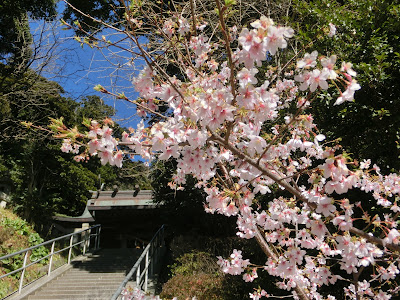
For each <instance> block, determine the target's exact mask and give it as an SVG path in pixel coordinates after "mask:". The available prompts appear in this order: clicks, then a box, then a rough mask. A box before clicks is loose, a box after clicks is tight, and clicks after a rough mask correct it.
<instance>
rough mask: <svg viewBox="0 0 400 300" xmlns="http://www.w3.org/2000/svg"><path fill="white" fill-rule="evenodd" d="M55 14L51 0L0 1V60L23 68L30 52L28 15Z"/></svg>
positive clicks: (47, 15)
mask: <svg viewBox="0 0 400 300" xmlns="http://www.w3.org/2000/svg"><path fill="white" fill-rule="evenodd" d="M55 14H56V11H55V2H54V1H53V0H3V1H1V2H0V16H1V17H0V61H4V60H8V61H9V62H10V63H11V64H12V65H13V67H15V69H18V68H19V67H21V65H22V67H23V69H25V67H26V66H27V65H28V63H29V60H30V58H31V54H32V52H31V50H30V44H31V42H32V37H31V34H30V29H29V23H28V17H31V18H45V19H49V18H51V17H53V16H55ZM0 102H1V101H0Z"/></svg>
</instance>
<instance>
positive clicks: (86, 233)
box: [0, 225, 101, 297]
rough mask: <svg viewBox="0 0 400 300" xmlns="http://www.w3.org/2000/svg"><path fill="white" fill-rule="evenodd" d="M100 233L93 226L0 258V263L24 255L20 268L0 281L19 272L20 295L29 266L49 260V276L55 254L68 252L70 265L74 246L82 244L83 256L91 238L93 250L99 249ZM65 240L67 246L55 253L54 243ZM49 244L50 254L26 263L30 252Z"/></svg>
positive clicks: (5, 275)
mask: <svg viewBox="0 0 400 300" xmlns="http://www.w3.org/2000/svg"><path fill="white" fill-rule="evenodd" d="M92 230H95V233H92ZM100 232H101V225H95V226H92V227H90V228H87V229H83V230H80V231H77V232H74V233H70V234H67V235H63V236H60V237H58V238H55V239H52V240H49V241H47V242H44V243H41V244H38V245H36V246H33V247H30V248H26V249H23V250H20V251H18V252H14V253H11V254H7V255H5V256H2V257H0V263H1V262H2V261H3V260H5V259H9V258H12V257H14V256H16V255H21V254H25V255H24V262H23V264H22V267H21V268H18V269H16V270H14V271H12V272H9V273H7V274H4V275H1V276H0V279H2V278H4V277H7V276H10V275H13V274H15V273H18V272H21V277H20V280H19V287H18V293H19V294H20V293H21V290H22V288H23V287H24V276H25V270H26V269H27V268H28V267H30V266H32V265H34V264H37V263H38V262H40V261H42V260H44V259H47V258H50V260H49V265H48V270H47V275H48V276H50V274H51V272H52V266H53V256H54V255H55V254H58V253H61V252H63V251H65V250H68V259H67V264H70V263H71V256H72V249H73V248H74V247H75V246H78V245H82V244H83V245H82V246H81V247H82V253H83V254H85V253H86V251H87V249H90V240H91V239H92V238H94V249H98V248H99V246H100ZM74 237H78V240H79V241H78V242H75V243H74ZM66 238H69V246H68V247H64V248H62V249H60V250H57V251H55V249H54V247H55V243H56V242H58V241H61V240H64V239H66ZM50 244H51V250H50V254H48V255H46V256H44V257H42V258H40V259H38V260H35V261H33V262H30V263H28V259H29V256H30V254H29V253H32V250H34V249H36V248H39V247H42V246H46V245H50ZM53 271H54V270H53ZM29 283H30V282H29ZM29 283H27V284H29ZM27 284H26V285H27ZM26 285H25V286H26ZM16 292H17V291H14V292H13V293H11V294H9V295H8V296H10V295H12V294H14V293H16ZM8 296H7V297H8Z"/></svg>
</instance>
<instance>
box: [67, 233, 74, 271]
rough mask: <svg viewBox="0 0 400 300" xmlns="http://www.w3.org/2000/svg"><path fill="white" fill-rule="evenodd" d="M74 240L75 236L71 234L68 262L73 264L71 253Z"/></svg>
mask: <svg viewBox="0 0 400 300" xmlns="http://www.w3.org/2000/svg"><path fill="white" fill-rule="evenodd" d="M73 241H74V236H73V235H71V238H70V239H69V250H68V264H71V255H72V242H73Z"/></svg>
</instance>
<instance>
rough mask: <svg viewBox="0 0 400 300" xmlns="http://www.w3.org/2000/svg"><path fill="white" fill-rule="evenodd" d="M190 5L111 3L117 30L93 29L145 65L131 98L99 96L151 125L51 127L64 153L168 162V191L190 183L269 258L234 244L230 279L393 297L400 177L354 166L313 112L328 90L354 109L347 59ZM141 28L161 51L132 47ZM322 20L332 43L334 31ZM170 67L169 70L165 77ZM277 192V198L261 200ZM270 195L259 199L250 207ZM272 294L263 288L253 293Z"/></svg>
mask: <svg viewBox="0 0 400 300" xmlns="http://www.w3.org/2000/svg"><path fill="white" fill-rule="evenodd" d="M204 3H205V2H204ZM195 4H196V3H195V1H194V0H191V1H190V2H189V3H187V5H182V6H179V7H176V10H175V11H173V12H170V13H164V14H152V13H151V12H152V11H151V6H150V5H148V3H147V2H145V1H132V2H130V5H125V2H124V1H121V5H122V6H123V7H124V9H125V20H123V22H124V24H125V26H126V28H125V29H121V28H120V27H118V28H117V27H114V26H112V25H110V24H103V25H105V26H108V28H110V29H115V30H116V31H117V32H119V33H121V34H125V36H126V38H127V39H129V40H130V42H132V43H133V44H134V48H132V49H128V50H129V51H131V52H132V53H134V55H135V56H137V57H141V59H143V60H144V61H145V62H146V66H145V67H144V68H143V70H142V71H141V72H140V73H139V74H138V76H137V77H136V78H135V79H134V80H133V84H134V86H135V89H136V91H137V92H138V93H139V94H140V97H139V98H137V99H136V100H132V99H128V98H127V97H126V96H125V95H124V94H123V93H120V94H113V93H111V92H109V91H108V90H107V89H106V88H104V87H101V86H97V87H96V89H97V90H98V91H100V92H102V93H105V94H109V95H114V96H115V97H117V98H119V99H122V100H125V101H130V102H131V103H134V104H136V106H137V112H138V114H140V115H141V116H142V117H143V118H145V117H146V116H147V115H153V116H157V118H158V120H159V121H158V122H156V123H153V124H152V125H151V126H148V124H147V123H146V122H145V121H143V120H142V122H140V123H139V124H138V126H137V128H135V129H131V130H130V132H125V133H124V134H123V136H122V138H121V139H116V138H114V137H113V131H112V126H111V123H110V121H106V122H102V121H100V120H98V121H95V120H86V121H85V125H86V126H87V128H88V130H87V132H78V131H77V130H76V129H70V128H67V127H66V126H65V125H64V124H63V120H62V119H58V120H53V121H52V124H51V125H50V128H51V130H53V131H54V132H55V133H56V136H57V137H59V138H63V145H62V151H64V152H72V153H75V154H76V157H75V158H76V160H82V161H83V160H87V159H89V157H92V156H97V157H99V158H100V160H101V163H102V164H107V163H109V164H111V165H117V166H121V165H122V163H123V160H124V159H129V158H131V157H132V156H133V155H138V156H140V157H142V158H143V159H146V160H148V161H151V160H153V159H154V158H158V159H159V160H167V159H169V158H171V157H174V158H175V159H176V160H177V162H178V163H177V171H176V174H175V176H174V178H173V182H171V183H170V186H171V188H173V189H181V188H183V186H184V184H185V178H186V176H187V175H190V176H193V177H195V178H196V179H197V181H198V184H197V187H198V188H200V189H203V190H204V191H205V192H206V194H207V197H206V199H205V209H206V211H207V212H209V213H213V214H223V215H226V216H229V217H234V218H236V219H237V229H238V231H237V235H238V236H239V237H240V238H244V239H252V238H254V239H255V240H256V241H257V242H258V244H259V245H260V247H261V249H262V250H263V252H264V253H265V255H266V258H265V264H264V265H257V264H253V263H252V262H250V261H249V260H248V259H246V258H245V257H243V256H242V251H241V250H237V249H234V250H233V252H232V255H231V256H230V257H229V258H227V259H225V258H222V257H219V258H218V263H219V265H220V266H221V268H222V270H223V271H224V272H226V273H229V274H232V275H241V276H243V279H244V280H245V281H253V280H254V279H255V278H257V276H258V275H257V274H258V272H268V273H269V274H270V275H272V276H275V277H276V279H277V283H276V284H277V286H278V287H279V288H281V289H283V290H287V291H288V295H291V296H292V297H293V298H294V299H335V297H334V296H333V295H322V294H321V293H320V287H321V286H323V285H327V286H329V285H335V284H337V283H338V282H339V281H340V282H343V283H344V285H345V289H344V293H345V295H346V298H348V299H390V298H391V297H392V296H393V295H397V293H398V291H399V287H398V284H397V282H396V276H397V274H398V273H399V259H398V257H399V251H400V246H399V236H400V233H399V231H398V230H397V229H396V227H397V222H398V221H399V214H400V209H399V207H398V206H397V201H398V199H399V193H400V177H399V176H398V175H396V174H388V175H384V174H381V172H380V169H379V167H378V166H376V165H374V164H373V163H372V162H371V161H369V160H365V161H363V162H361V163H358V162H357V161H356V160H352V159H350V158H349V156H348V155H347V154H346V153H345V152H344V151H343V149H342V148H341V147H340V145H339V144H338V143H337V141H326V140H325V136H324V135H323V134H321V133H320V132H319V130H318V128H317V125H316V124H314V122H313V116H312V114H311V109H310V108H311V107H312V105H313V103H314V102H316V101H319V100H318V95H319V94H321V93H324V92H325V91H327V90H328V89H329V90H330V91H336V93H337V99H336V101H335V102H334V103H332V104H331V105H346V102H347V101H353V97H354V94H355V93H356V92H357V90H359V89H360V88H361V87H360V85H359V84H358V83H357V81H356V76H357V74H356V72H355V71H354V70H353V69H352V65H351V63H349V62H344V61H340V58H339V57H336V56H335V55H329V56H327V55H324V54H320V53H317V52H316V51H312V49H309V48H307V47H305V48H300V49H299V50H298V49H297V48H294V51H293V49H288V45H290V39H291V38H292V37H293V36H294V34H295V32H294V30H293V29H291V28H289V27H286V26H280V25H277V24H275V23H274V21H273V20H272V19H270V18H268V17H266V16H260V17H259V18H258V19H256V20H253V21H252V22H250V23H249V26H248V27H246V26H245V27H243V28H238V26H236V25H234V24H232V22H230V20H231V16H232V15H234V14H235V10H234V8H235V3H234V1H229V0H226V1H225V2H221V1H220V0H215V2H214V5H215V7H216V11H215V12H213V14H214V15H213V18H214V19H213V20H215V22H216V23H209V22H207V20H208V19H207V18H206V17H204V16H206V15H207V13H209V11H204V10H203V11H202V8H201V7H202V4H203V3H197V6H196V5H195ZM205 7H207V6H205ZM202 13H203V14H202ZM211 15H212V14H211ZM207 16H208V15H207ZM88 17H90V16H88ZM93 20H94V21H96V22H99V23H101V20H96V19H93ZM143 22H147V23H151V25H152V28H153V29H155V34H157V38H154V40H156V41H157V43H158V44H157V45H158V47H157V48H155V47H154V45H145V44H143V43H142V42H141V41H140V40H139V37H140V33H141V32H142V25H143ZM68 26H71V25H68ZM326 26H327V28H328V32H329V33H328V34H329V36H334V34H335V26H334V24H326ZM102 40H103V41H104V43H105V44H107V42H108V41H107V40H106V39H105V38H99V39H98V40H96V37H95V36H92V37H91V40H88V41H87V43H89V44H91V45H94V43H96V46H97V45H99V43H101V42H102ZM113 46H115V45H113ZM171 65H173V66H174V67H175V68H174V69H175V70H177V74H175V75H174V74H170V73H169V71H168V67H169V66H171ZM160 106H166V107H167V108H168V109H167V111H166V113H160V112H159V111H158V109H159V107H160ZM276 187H278V188H280V189H281V190H282V195H281V196H276V197H275V196H274V195H275V194H273V193H272V192H271V191H272V190H273V189H274V188H276ZM353 190H359V191H361V192H364V193H365V194H366V195H367V196H368V197H370V201H372V202H373V203H374V206H375V207H379V209H376V210H374V211H365V210H364V209H363V203H361V202H360V201H358V199H352V198H351V197H350V195H351V194H350V193H349V192H351V191H353ZM268 194H270V197H269V198H268V197H265V196H264V197H263V199H269V200H268V201H264V202H263V203H260V202H259V201H258V199H260V196H263V195H268ZM270 296H273V295H270V294H269V293H268V291H265V290H263V289H262V287H261V288H260V289H258V290H256V291H254V293H253V294H251V295H250V298H252V299H261V298H262V297H270Z"/></svg>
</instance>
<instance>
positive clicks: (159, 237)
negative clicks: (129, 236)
mask: <svg viewBox="0 0 400 300" xmlns="http://www.w3.org/2000/svg"><path fill="white" fill-rule="evenodd" d="M164 227H165V226H164V225H162V226H161V227H160V229H158V231H157V232H156V234H155V235H154V236H153V238H152V239H151V241H150V243H149V244H148V245H147V246H146V248H144V250H143V252H142V254H141V255H140V257H139V259H138V260H137V261H136V263H135V264H134V265H133V267H132V269H131V270H130V271H129V273H128V275H126V277H125V279H124V281H122V283H121V284H120V286H119V287H118V289H117V291H116V292H115V293H114V295H113V296H112V297H111V300H117V299H118V297H119V296H121V293H122V290H123V289H124V288H125V286H126V284H127V283H128V281H129V280H130V279H131V278H132V277H133V276H134V274H135V272H136V287H137V288H140V287H141V285H142V284H144V291H145V292H147V283H148V276H149V268H150V269H151V270H152V269H153V267H154V263H155V261H156V260H158V259H159V257H158V256H159V254H160V253H159V252H160V249H159V247H160V246H162V244H163V241H164ZM149 254H150V255H149ZM153 257H154V259H153ZM143 260H144V261H145V266H144V268H143V271H142V272H140V265H141V263H142V262H143ZM143 277H144V278H143ZM143 279H144V281H143Z"/></svg>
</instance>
